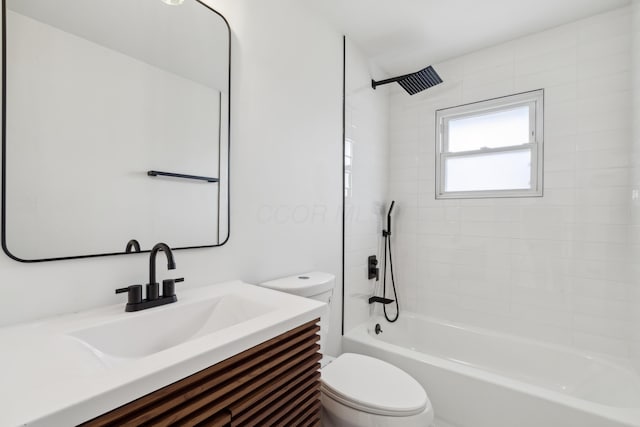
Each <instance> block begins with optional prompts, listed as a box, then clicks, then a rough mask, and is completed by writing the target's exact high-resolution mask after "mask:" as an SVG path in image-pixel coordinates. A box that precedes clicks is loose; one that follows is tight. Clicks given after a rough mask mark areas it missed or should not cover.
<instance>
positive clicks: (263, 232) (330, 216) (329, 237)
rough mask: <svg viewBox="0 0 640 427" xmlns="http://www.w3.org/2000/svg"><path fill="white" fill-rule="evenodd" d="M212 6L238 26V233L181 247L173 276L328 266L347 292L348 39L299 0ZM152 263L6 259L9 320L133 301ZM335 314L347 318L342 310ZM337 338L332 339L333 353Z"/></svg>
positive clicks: (248, 276)
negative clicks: (128, 296)
mask: <svg viewBox="0 0 640 427" xmlns="http://www.w3.org/2000/svg"><path fill="white" fill-rule="evenodd" d="M207 3H208V4H210V5H211V6H212V7H213V8H215V9H217V10H218V11H219V12H221V13H222V14H223V15H224V16H225V17H226V18H227V20H228V21H229V23H230V25H231V29H232V32H233V40H232V49H233V51H232V67H233V77H232V79H233V80H232V101H231V109H232V110H231V114H232V125H231V141H232V142H231V143H232V150H231V171H230V172H231V178H230V179H231V239H230V241H229V243H227V244H226V245H225V246H223V247H221V248H212V249H201V250H191V251H179V252H177V253H176V254H175V256H176V263H177V265H178V268H177V270H176V271H175V272H171V276H173V275H175V276H176V277H178V276H185V277H186V281H185V283H184V284H181V285H180V287H191V286H202V285H206V284H211V283H216V282H220V281H224V280H230V279H235V278H240V279H243V280H245V281H248V282H259V281H263V280H267V279H273V278H276V277H279V276H283V275H289V274H295V273H298V272H302V271H309V270H323V271H328V272H331V273H334V274H336V276H337V277H338V283H337V289H339V287H340V286H341V284H340V282H339V279H340V270H341V249H340V248H341V224H340V215H339V212H341V203H342V188H341V182H342V178H341V174H342V171H341V164H342V159H341V156H342V140H341V139H342V135H341V133H342V126H341V124H342V121H341V95H342V90H341V88H342V37H341V35H340V34H338V33H337V32H335V31H334V30H332V29H330V28H329V27H328V26H327V25H325V24H324V23H323V22H321V21H320V20H319V19H318V18H317V17H315V16H314V15H313V14H311V13H309V12H308V11H306V10H305V9H304V8H303V7H301V6H299V5H298V4H297V2H296V1H295V0H273V1H270V2H268V4H265V3H267V2H253V1H249V0H239V1H234V2H225V1H222V0H215V1H214V0H211V1H208V2H207ZM167 202H170V201H167ZM312 213H313V215H312ZM147 262H148V260H147V256H145V255H128V256H118V257H108V258H97V259H86V260H74V261H60V262H48V263H39V264H21V263H18V262H15V261H12V260H10V259H9V258H7V257H6V256H2V257H0V289H1V292H0V293H1V294H2V299H1V302H0V307H1V309H0V325H8V324H12V323H16V322H22V321H28V320H32V319H37V318H42V317H45V316H50V315H55V314H60V313H66V312H73V311H78V310H83V309H87V308H90V307H93V306H99V305H104V304H112V303H119V302H120V303H122V304H124V301H123V299H122V298H121V296H116V295H114V294H113V290H114V289H115V288H116V287H120V286H123V285H127V284H131V283H140V282H145V281H146V280H147V278H146V275H147V274H148V273H147ZM158 265H159V269H158V271H159V276H160V277H165V276H167V277H168V276H169V273H166V272H165V271H164V269H163V267H162V263H161V262H159V263H158ZM180 287H179V288H178V292H177V293H178V297H179V296H180ZM339 293H340V292H339V291H338V292H337V294H338V295H339ZM340 303H341V302H340V299H339V298H336V299H335V301H334V304H335V306H336V307H339V306H340ZM333 314H334V319H337V320H336V323H338V324H339V319H340V313H339V310H333ZM334 332H339V330H338V329H334ZM338 338H339V337H338V335H337V334H335V333H334V334H333V335H332V336H331V337H330V339H329V347H328V350H329V352H332V353H335V352H337V351H338V347H339V344H338V343H339V339H338Z"/></svg>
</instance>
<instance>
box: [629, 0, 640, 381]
mask: <svg viewBox="0 0 640 427" xmlns="http://www.w3.org/2000/svg"><path fill="white" fill-rule="evenodd" d="M631 25H632V35H631V37H632V41H631V47H632V56H631V60H632V67H631V70H632V74H631V75H632V81H631V87H632V90H633V94H632V97H633V101H632V109H631V122H632V123H633V129H632V135H633V142H632V157H631V159H632V167H633V169H632V180H631V186H632V187H631V188H632V199H631V200H632V202H631V226H632V228H631V232H630V234H631V242H632V245H633V248H632V250H631V251H630V255H631V261H630V263H631V271H632V274H633V278H634V289H633V291H634V292H633V295H632V298H631V300H632V301H633V303H634V309H633V319H634V325H635V327H634V328H633V329H632V334H631V338H632V341H631V345H632V346H631V353H632V356H633V358H634V361H635V364H636V367H638V368H640V328H639V327H638V326H637V325H639V324H640V323H639V322H640V286H639V284H640V263H639V262H638V260H639V259H640V258H639V257H640V0H634V2H633V4H632V24H631Z"/></svg>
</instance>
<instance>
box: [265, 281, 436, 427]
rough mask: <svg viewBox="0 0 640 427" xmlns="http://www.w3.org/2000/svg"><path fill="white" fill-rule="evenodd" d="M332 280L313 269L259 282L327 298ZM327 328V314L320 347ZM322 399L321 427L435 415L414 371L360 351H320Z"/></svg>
mask: <svg viewBox="0 0 640 427" xmlns="http://www.w3.org/2000/svg"><path fill="white" fill-rule="evenodd" d="M334 284H335V276H333V275H332V274H329V273H321V272H312V273H305V274H301V275H296V276H291V277H285V278H282V279H276V280H271V281H269V282H265V283H261V284H260V286H263V287H266V288H270V289H274V290H278V291H282V292H287V293H291V294H295V295H299V296H303V297H307V298H312V299H315V300H319V301H322V302H325V303H327V304H330V302H331V296H332V294H333V287H334ZM328 328H329V315H328V314H327V315H325V316H323V317H322V319H321V321H320V348H321V351H323V350H324V346H325V337H326V336H327V331H328ZM323 354H324V351H323ZM321 399H322V425H323V426H324V427H428V426H430V425H431V423H432V422H433V417H434V414H433V408H432V406H431V402H430V401H429V398H428V396H427V393H426V392H425V391H424V389H423V388H422V386H421V385H420V384H419V383H418V382H417V381H416V380H415V379H414V378H413V377H411V376H410V375H409V374H407V373H406V372H404V371H403V370H401V369H399V368H397V367H395V366H393V365H391V364H390V363H387V362H385V361H382V360H379V359H375V358H373V357H369V356H365V355H361V354H354V353H345V354H342V355H340V356H338V357H337V358H332V357H328V356H325V357H323V360H322V369H321Z"/></svg>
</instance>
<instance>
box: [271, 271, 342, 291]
mask: <svg viewBox="0 0 640 427" xmlns="http://www.w3.org/2000/svg"><path fill="white" fill-rule="evenodd" d="M335 280H336V276H334V275H333V274H331V273H323V272H321V271H312V272H309V273H303V274H296V275H295V276H289V277H283V278H280V279H275V280H269V281H268V282H264V283H260V286H263V287H265V288H269V289H274V290H276V291H281V292H287V293H289V294H293V295H299V296H301V297H312V296H314V295H320V294H322V293H323V292H327V291H329V290H331V289H333V286H334V285H335Z"/></svg>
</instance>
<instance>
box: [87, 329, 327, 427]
mask: <svg viewBox="0 0 640 427" xmlns="http://www.w3.org/2000/svg"><path fill="white" fill-rule="evenodd" d="M318 322H319V319H316V320H314V321H312V322H309V323H306V324H304V325H302V326H299V327H297V328H295V329H292V330H290V331H288V332H285V333H284V334H282V335H279V336H277V337H275V338H273V339H271V340H269V341H266V342H264V343H262V344H259V345H257V346H255V347H253V348H250V349H249V350H246V351H244V352H242V353H239V354H237V355H235V356H233V357H231V358H229V359H226V360H224V361H222V362H220V363H217V364H215V365H213V366H211V367H209V368H207V369H204V370H202V371H200V372H197V373H195V374H193V375H191V376H189V377H187V378H184V379H182V380H180V381H178V382H175V383H173V384H171V385H168V386H166V387H163V388H161V389H160V390H157V391H155V392H152V393H150V394H148V395H146V396H143V397H141V398H139V399H137V400H134V401H133V402H130V403H128V404H126V405H124V406H121V407H119V408H117V409H114V410H113V411H111V412H108V413H106V414H104V415H101V416H99V417H97V418H94V419H92V420H90V421H88V422H86V423H84V424H82V426H87V427H116V426H117V427H120V426H154V427H155V426H180V427H183V426H207V427H209V426H221V427H222V426H233V427H235V426H247V427H249V426H305V427H306V426H319V425H320V359H321V355H320V345H319V344H318V341H319V335H318V332H319V331H320V327H319V326H318Z"/></svg>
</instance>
